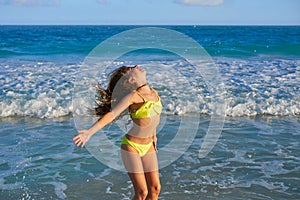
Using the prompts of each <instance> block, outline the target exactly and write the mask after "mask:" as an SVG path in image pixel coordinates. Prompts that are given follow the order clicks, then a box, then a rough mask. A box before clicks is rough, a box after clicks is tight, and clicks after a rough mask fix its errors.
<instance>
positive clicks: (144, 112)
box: [130, 89, 162, 118]
mask: <svg viewBox="0 0 300 200" xmlns="http://www.w3.org/2000/svg"><path fill="white" fill-rule="evenodd" d="M152 90H153V89H152ZM153 91H155V90H153ZM134 92H135V93H137V94H138V95H139V96H140V97H141V98H142V99H143V101H144V104H143V105H142V106H141V107H140V108H139V109H137V110H136V111H135V112H131V113H130V116H131V118H147V117H153V116H155V115H160V113H161V111H162V104H161V101H160V97H159V96H158V94H157V92H156V91H155V93H156V95H157V97H158V101H152V100H149V101H147V100H146V99H145V98H144V97H143V95H142V94H140V93H139V92H138V91H136V90H135V91H134Z"/></svg>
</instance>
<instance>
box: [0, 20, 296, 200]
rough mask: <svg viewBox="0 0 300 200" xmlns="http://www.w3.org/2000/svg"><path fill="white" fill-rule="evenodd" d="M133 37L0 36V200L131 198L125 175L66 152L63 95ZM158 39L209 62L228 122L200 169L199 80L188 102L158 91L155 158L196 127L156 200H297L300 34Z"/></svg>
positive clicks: (68, 100) (218, 33)
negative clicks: (199, 50) (194, 46)
mask: <svg viewBox="0 0 300 200" xmlns="http://www.w3.org/2000/svg"><path fill="white" fill-rule="evenodd" d="M131 28H135V26H0V61H1V62H0V88H1V90H0V137H1V138H0V147H1V153H0V157H1V160H0V172H1V173H0V199H130V198H131V197H132V195H133V188H132V185H131V184H130V181H129V178H128V176H127V174H126V173H125V172H120V171H117V170H114V169H111V168H109V167H107V166H106V165H105V164H103V163H101V162H99V161H98V160H97V159H96V158H95V157H93V156H92V155H91V154H90V153H89V152H88V151H87V150H86V149H80V148H76V147H74V145H73V143H72V137H73V136H74V135H75V134H76V127H77V126H76V125H75V121H74V118H73V115H74V113H73V109H74V107H73V104H72V94H73V92H74V91H73V88H74V83H75V82H76V80H77V79H76V78H78V74H80V70H81V66H82V62H83V61H84V59H85V57H86V56H87V55H88V54H89V52H90V51H91V50H92V49H93V48H94V47H96V46H97V45H98V44H99V43H100V42H102V41H104V40H105V39H107V38H109V37H111V36H112V35H114V34H117V33H120V32H121V31H124V30H129V29H131ZM164 28H170V29H173V30H176V31H179V32H181V33H184V34H187V35H188V36H190V37H192V38H193V39H194V40H196V41H197V42H199V43H200V44H201V45H202V46H203V47H204V48H205V50H206V51H207V52H208V53H209V55H210V56H211V58H212V59H213V61H214V62H215V64H216V66H217V67H218V69H219V73H220V75H221V77H222V81H223V83H224V87H225V93H224V94H223V95H224V96H223V97H224V101H225V103H226V119H225V123H224V128H223V130H222V134H221V136H220V138H219V139H218V141H217V143H216V145H215V146H214V148H213V149H212V151H211V152H210V153H209V154H208V155H207V156H206V157H204V158H201V159H200V158H199V157H198V155H199V149H200V147H201V144H202V143H203V138H204V135H205V133H206V132H207V129H208V127H209V122H210V121H211V115H212V110H213V105H212V102H211V97H210V94H209V91H208V90H207V87H206V85H205V82H204V81H203V80H201V79H199V80H198V82H197V83H196V86H195V87H197V90H195V91H196V93H195V91H194V90H193V91H192V90H189V88H187V87H184V86H182V85H177V87H176V88H177V89H176V90H174V91H172V95H170V91H169V90H168V88H171V87H173V86H174V82H172V81H168V80H169V79H165V82H163V87H159V88H158V91H159V93H160V95H161V97H162V100H163V104H164V112H163V123H162V125H161V126H162V127H161V128H160V129H159V131H158V140H159V142H158V148H159V149H162V148H163V147H164V146H165V145H167V144H168V143H169V142H170V140H171V139H172V138H173V137H175V134H176V131H177V130H178V125H179V124H180V123H181V122H182V121H184V119H186V120H187V121H189V120H190V121H191V122H195V121H197V120H199V127H198V129H197V133H196V136H195V138H194V139H193V141H192V144H191V146H190V147H189V148H188V150H187V151H185V152H184V154H183V155H182V156H181V157H180V158H179V159H177V160H175V161H174V162H172V163H171V164H170V165H168V166H166V167H165V168H162V169H161V170H160V175H161V182H162V192H161V195H160V199H172V200H173V199H175V200H176V199H180V200H181V199H299V198H300V188H299V185H300V177H299V174H300V169H299V166H300V157H299V155H300V145H299V139H298V138H299V135H300V132H299V130H300V121H299V113H300V103H299V102H300V101H299V100H300V92H299V91H300V88H299V82H300V39H299V38H300V37H299V36H300V27H298V26H296V27H293V26H287V27H281V26H271V27H263V26H166V27H164ZM135 39H136V41H139V40H142V39H143V38H142V37H141V38H135ZM172 39H173V38H170V41H172ZM132 45H133V46H134V45H135V44H132ZM182 46H184V44H179V43H176V42H175V43H174V47H178V48H180V47H182ZM124 58H130V59H131V58H134V59H135V60H136V61H138V62H139V63H138V64H140V65H141V66H144V67H148V68H150V69H151V67H152V66H155V67H156V68H153V69H160V70H161V74H162V75H163V74H168V73H167V71H164V70H165V69H167V68H166V67H169V66H171V67H172V69H175V71H176V70H177V71H179V70H180V69H184V68H185V67H186V68H187V67H188V64H187V63H186V62H184V61H182V60H180V59H178V57H176V56H174V55H172V54H170V53H169V52H164V51H157V50H151V49H150V50H149V49H147V50H140V51H136V52H133V53H132V54H130V55H129V56H128V57H126V56H125V57H123V59H124ZM122 63H123V61H122V60H119V61H118V62H116V63H115V64H116V65H122ZM184 73H185V74H184V75H185V76H186V77H187V79H188V77H193V76H194V74H193V73H192V72H189V71H185V72H184ZM149 74H150V73H149ZM153 77H154V76H153ZM153 77H152V76H151V77H149V79H150V80H151V81H152V80H155V79H154V78H153ZM175 79H176V76H175ZM178 81H179V80H178ZM177 83H179V82H177ZM175 86H176V85H175ZM193 92H194V93H193ZM195 94H197V95H198V96H197V95H196V96H195ZM192 95H194V96H193V101H189V102H188V103H186V100H187V99H190V98H191V96H192ZM195 98H197V99H196V100H195ZM91 106H92V105H91ZM192 125H193V124H192V123H191V126H192ZM191 126H190V128H194V127H191ZM190 130H191V129H186V133H189V131H190ZM119 132H120V131H119V130H117V129H114V128H113V127H112V128H111V129H110V131H109V133H107V135H109V137H111V138H112V139H113V140H115V141H118V138H119V137H121V136H122V135H118V134H117V133H119ZM99 134H103V133H99ZM121 134H123V133H122V132H121ZM176 150H177V148H176V146H175V147H174V151H176ZM99 197H101V198H99Z"/></svg>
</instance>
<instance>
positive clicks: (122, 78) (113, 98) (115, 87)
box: [94, 66, 133, 117]
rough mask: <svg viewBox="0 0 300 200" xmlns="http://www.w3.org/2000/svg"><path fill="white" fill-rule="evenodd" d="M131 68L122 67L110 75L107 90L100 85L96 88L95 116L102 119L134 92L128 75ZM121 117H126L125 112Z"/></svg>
mask: <svg viewBox="0 0 300 200" xmlns="http://www.w3.org/2000/svg"><path fill="white" fill-rule="evenodd" d="M130 68H131V67H127V66H122V67H119V68H117V69H115V70H114V71H112V72H111V73H110V80H109V83H108V85H107V89H103V88H102V87H101V85H100V84H98V86H97V87H96V88H97V95H96V101H95V102H96V105H95V108H94V114H95V115H96V116H98V117H102V116H103V115H105V114H106V113H108V112H110V111H111V109H112V107H113V106H114V105H116V104H117V103H118V102H119V101H120V100H121V99H122V98H123V97H124V96H125V95H127V94H129V93H130V92H131V91H132V90H133V89H132V88H131V87H130V84H129V82H128V76H127V75H126V73H127V72H128V70H129V69H130ZM121 115H124V112H123V113H122V114H121Z"/></svg>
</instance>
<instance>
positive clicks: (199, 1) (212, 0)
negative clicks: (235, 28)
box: [174, 0, 224, 6]
mask: <svg viewBox="0 0 300 200" xmlns="http://www.w3.org/2000/svg"><path fill="white" fill-rule="evenodd" d="M174 2H175V3H180V4H185V5H191V6H218V5H221V4H222V3H224V0H175V1H174Z"/></svg>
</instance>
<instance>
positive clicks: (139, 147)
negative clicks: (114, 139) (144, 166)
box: [121, 136, 153, 157]
mask: <svg viewBox="0 0 300 200" xmlns="http://www.w3.org/2000/svg"><path fill="white" fill-rule="evenodd" d="M122 144H127V145H129V146H131V147H132V148H134V149H135V150H136V151H137V152H138V154H139V155H140V157H143V156H144V155H146V153H147V152H148V151H149V149H150V148H151V146H152V145H153V141H151V142H149V143H148V144H138V143H135V142H132V141H130V140H128V138H127V137H126V136H124V137H123V139H122V142H121V145H122Z"/></svg>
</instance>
